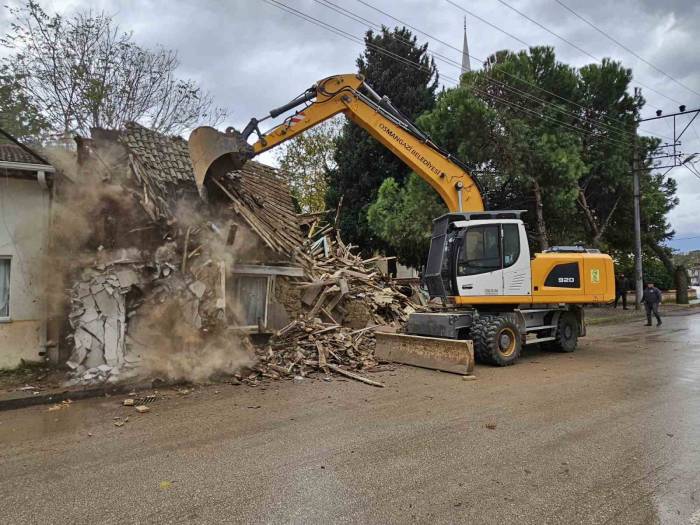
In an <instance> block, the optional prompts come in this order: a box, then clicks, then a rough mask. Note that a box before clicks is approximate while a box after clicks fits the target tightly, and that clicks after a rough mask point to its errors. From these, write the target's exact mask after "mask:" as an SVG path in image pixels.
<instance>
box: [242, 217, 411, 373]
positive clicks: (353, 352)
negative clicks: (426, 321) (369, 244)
mask: <svg viewBox="0 0 700 525" xmlns="http://www.w3.org/2000/svg"><path fill="white" fill-rule="evenodd" d="M311 229H312V231H317V232H318V233H317V235H316V238H314V239H312V238H309V239H308V246H307V249H308V253H309V255H310V256H311V257H312V262H311V264H309V265H306V267H305V274H306V276H307V279H306V280H305V281H296V282H295V283H294V285H295V286H297V287H298V288H299V291H300V298H301V304H302V312H300V314H299V316H298V318H297V319H294V320H293V321H291V322H290V323H289V324H287V325H286V326H285V327H283V328H281V329H280V330H278V331H277V333H275V334H274V336H273V337H272V338H270V340H269V342H268V344H267V345H266V346H265V347H263V348H259V349H258V350H257V354H258V355H257V357H258V362H257V364H256V365H254V367H253V373H252V374H251V375H250V376H249V377H248V378H247V379H246V381H247V382H256V381H258V379H259V378H260V377H275V376H276V377H280V376H288V377H302V378H303V377H306V376H308V375H309V374H311V373H313V372H316V371H319V370H320V371H323V372H324V373H328V371H331V372H335V373H336V374H340V375H343V376H346V377H349V378H351V379H354V380H357V381H361V382H363V383H366V384H368V385H372V386H377V387H382V386H384V385H383V384H382V383H380V382H378V381H375V380H372V379H368V378H366V377H364V376H363V375H361V374H359V373H357V372H358V371H363V370H364V371H368V370H371V369H372V368H374V367H375V366H376V365H377V361H376V359H375V357H374V348H375V335H374V331H375V329H376V328H377V327H382V326H384V327H393V328H394V329H395V328H397V327H398V326H400V325H402V324H403V323H404V322H405V321H406V320H407V319H408V314H409V313H411V312H414V311H418V310H421V309H422V307H421V306H420V305H419V304H417V303H415V302H413V301H412V300H411V299H410V298H408V297H407V296H406V295H404V294H403V293H402V292H401V291H399V288H398V287H396V286H395V285H394V283H393V282H392V281H391V279H390V278H387V277H385V276H383V275H381V273H380V272H379V271H377V269H376V267H374V266H373V265H372V263H374V262H376V261H377V260H378V258H376V257H374V258H370V259H367V260H363V259H362V258H361V257H360V256H358V255H355V254H353V253H352V251H351V250H352V247H351V246H349V245H346V244H344V243H343V241H342V240H341V239H340V236H339V235H338V234H337V233H336V232H335V231H334V230H333V229H332V228H328V227H322V228H317V227H316V225H313V226H312V228H311ZM319 235H321V236H322V239H323V241H324V243H323V246H324V248H323V249H321V250H318V249H316V248H314V247H317V246H319V244H318V240H319V238H318V236H319ZM326 253H327V255H326ZM404 288H405V287H404ZM358 324H359V326H358Z"/></svg>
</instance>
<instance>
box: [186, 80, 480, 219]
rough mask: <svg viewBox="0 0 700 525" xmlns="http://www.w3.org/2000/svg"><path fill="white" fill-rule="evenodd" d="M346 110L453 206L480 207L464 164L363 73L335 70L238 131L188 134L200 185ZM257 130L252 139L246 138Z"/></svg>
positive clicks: (451, 208) (475, 187)
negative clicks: (267, 125)
mask: <svg viewBox="0 0 700 525" xmlns="http://www.w3.org/2000/svg"><path fill="white" fill-rule="evenodd" d="M303 104H306V106H305V107H304V108H303V109H301V110H299V111H296V112H295V113H294V114H293V115H291V116H290V117H288V118H287V119H285V120H284V122H282V123H281V124H279V125H277V126H275V127H273V128H272V129H271V130H269V131H267V132H266V133H261V132H260V130H259V123H260V122H262V121H263V120H265V119H267V118H275V117H278V116H280V115H282V114H284V113H286V112H287V111H290V110H291V109H294V108H295V107H298V106H300V105H303ZM339 113H343V114H345V115H346V116H347V117H348V118H349V119H351V120H352V121H353V122H355V123H356V124H357V125H358V126H360V127H361V128H363V129H364V130H366V131H367V132H368V133H369V134H370V135H372V136H373V137H374V138H375V139H377V140H378V141H379V142H380V143H382V144H383V145H384V146H385V147H386V148H388V149H389V150H390V151H392V152H393V153H394V154H395V155H396V156H397V157H398V158H399V159H401V160H402V161H403V162H404V163H405V164H406V165H407V166H409V167H410V168H411V169H412V170H413V171H414V172H415V173H417V174H418V175H419V176H420V177H421V178H422V179H423V180H425V181H426V182H427V183H428V184H430V186H432V187H433V189H435V191H437V193H438V194H439V195H440V197H441V198H442V200H443V201H444V202H445V204H446V205H447V208H448V209H449V211H451V212H458V211H482V210H483V209H484V203H483V200H482V197H481V192H480V191H479V188H478V185H477V182H476V180H475V179H473V178H472V177H471V176H470V175H469V173H468V171H467V169H466V167H465V166H464V165H463V164H462V163H461V162H460V161H459V160H458V159H455V158H454V157H452V156H451V155H450V154H449V153H447V152H445V151H443V150H441V149H440V148H439V147H438V146H437V145H435V144H434V143H433V142H432V141H431V140H430V138H429V137H428V136H427V135H425V134H424V133H423V132H422V131H420V130H419V129H418V128H417V127H416V126H415V125H414V124H413V123H411V122H410V121H409V120H408V119H407V118H406V117H404V116H403V115H402V114H401V113H400V112H399V111H398V110H397V109H396V108H394V107H393V106H392V105H391V102H390V101H389V100H388V99H387V98H386V97H384V98H382V97H380V96H379V95H377V94H376V93H375V92H374V91H373V90H372V89H371V88H370V87H369V86H368V85H367V84H365V83H364V79H363V77H362V76H361V75H355V74H349V75H336V76H332V77H328V78H325V79H323V80H321V81H319V82H317V83H316V84H315V85H314V86H312V87H311V88H309V89H308V90H306V91H305V92H304V93H302V94H301V95H300V96H299V97H297V98H295V99H294V100H292V101H291V102H289V103H288V104H285V105H284V106H281V107H280V108H276V109H274V110H272V111H270V114H269V116H268V117H265V119H261V120H258V119H255V118H254V119H252V120H251V121H250V123H249V124H248V126H246V128H245V129H244V130H243V132H242V133H238V132H236V131H235V130H233V129H232V128H229V129H228V130H227V132H226V133H225V134H222V133H220V132H218V131H216V130H215V129H213V128H210V127H202V128H197V129H195V130H194V131H193V132H192V135H191V136H190V139H189V146H190V156H191V158H192V163H193V166H194V170H195V178H196V180H197V184H198V186H199V187H201V186H202V185H203V184H204V182H205V180H206V178H207V176H208V175H210V174H211V172H212V171H217V172H222V171H232V170H236V169H240V167H241V166H242V164H243V163H244V162H245V161H246V160H247V159H249V158H252V157H254V156H255V155H258V154H260V153H262V152H264V151H267V150H269V149H272V148H274V147H276V146H278V145H279V144H281V143H282V142H284V141H286V140H289V139H292V138H294V137H295V136H297V135H298V134H299V133H302V132H304V131H306V130H307V129H309V128H312V127H313V126H316V125H317V124H320V123H321V122H324V121H325V120H328V119H329V118H331V117H333V116H335V115H337V114H339ZM253 133H257V137H258V140H257V141H256V142H255V143H254V144H252V146H251V145H249V144H248V138H249V137H250V135H252V134H253Z"/></svg>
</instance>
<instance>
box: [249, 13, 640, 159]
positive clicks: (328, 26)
mask: <svg viewBox="0 0 700 525" xmlns="http://www.w3.org/2000/svg"><path fill="white" fill-rule="evenodd" d="M262 1H263V2H265V3H267V4H269V5H272V6H274V7H277V8H279V9H281V10H283V11H286V12H288V13H290V14H292V15H294V16H296V17H298V18H301V19H302V20H305V21H307V22H310V23H313V24H315V25H317V26H319V27H322V28H324V29H328V30H329V31H332V32H334V33H335V34H337V35H339V36H342V37H344V38H346V39H348V40H350V41H352V42H354V43H356V44H360V45H366V46H367V47H370V48H371V49H375V50H376V51H377V52H378V53H380V54H383V55H385V56H389V57H390V58H393V59H394V60H397V61H399V62H401V63H403V64H405V65H407V66H409V67H412V68H414V69H417V70H419V71H420V70H425V71H428V70H427V69H426V68H424V67H423V66H421V65H420V64H418V63H416V62H411V61H410V60H408V59H405V58H404V57H401V56H399V55H396V54H395V53H392V52H390V51H388V50H386V49H383V48H381V47H379V46H376V45H373V44H370V43H366V42H364V41H363V40H362V39H359V38H358V37H355V36H354V35H352V34H350V33H347V32H346V31H343V30H342V29H339V28H337V27H335V26H333V25H331V24H328V23H326V22H323V21H322V20H319V19H318V18H314V17H312V16H311V15H307V14H306V13H303V12H302V11H299V10H297V9H294V8H293V7H290V6H288V5H286V4H284V3H283V2H280V1H278V0H262ZM442 78H445V79H448V80H450V81H451V82H452V83H453V85H455V86H458V85H459V81H458V80H457V79H455V78H452V77H449V76H447V75H442ZM473 90H474V91H475V92H476V93H478V94H480V95H482V96H484V97H490V98H492V99H494V100H498V101H500V102H502V103H503V104H506V105H508V106H510V107H515V108H517V109H519V110H521V111H525V112H527V113H531V114H533V115H535V116H537V117H538V118H541V119H544V120H547V121H549V122H553V123H556V124H558V125H560V126H564V127H567V128H569V129H572V130H574V131H578V132H580V133H584V134H587V135H592V136H594V135H595V133H594V132H593V131H591V130H586V129H583V128H580V127H578V126H575V125H572V124H568V123H566V122H561V121H559V120H557V119H554V118H552V117H549V116H547V115H543V114H541V113H538V112H537V111H535V110H532V109H529V108H526V107H523V106H520V105H518V104H515V103H514V102H511V101H508V100H505V99H502V98H500V97H497V96H495V95H492V94H490V93H486V92H483V91H480V90H478V89H477V88H473ZM602 140H603V141H605V142H608V143H611V144H618V145H623V146H626V145H627V144H626V143H624V142H620V141H619V140H616V139H613V138H612V137H606V138H603V139H602Z"/></svg>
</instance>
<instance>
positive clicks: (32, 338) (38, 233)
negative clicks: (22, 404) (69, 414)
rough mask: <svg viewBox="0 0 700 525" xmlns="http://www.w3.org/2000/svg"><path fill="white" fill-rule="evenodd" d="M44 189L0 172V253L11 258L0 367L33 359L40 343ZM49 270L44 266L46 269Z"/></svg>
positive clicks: (45, 232) (43, 334) (45, 243)
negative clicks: (8, 303) (6, 314)
mask: <svg viewBox="0 0 700 525" xmlns="http://www.w3.org/2000/svg"><path fill="white" fill-rule="evenodd" d="M49 203H50V194H49V190H46V189H43V188H42V187H41V186H39V184H38V183H37V182H36V181H35V180H22V179H13V178H10V177H6V176H3V174H2V173H1V172H0V257H3V256H10V257H11V260H12V262H11V265H12V266H11V272H10V320H9V321H0V368H11V367H15V366H17V365H19V364H20V360H21V359H24V360H29V361H38V360H40V359H41V356H40V355H39V352H43V351H44V350H45V345H46V322H45V320H46V302H45V300H44V288H45V287H44V269H45V268H44V264H45V262H46V259H45V256H46V250H47V248H48V230H49V211H50V206H49ZM46 270H48V271H49V272H50V265H49V266H47V267H46Z"/></svg>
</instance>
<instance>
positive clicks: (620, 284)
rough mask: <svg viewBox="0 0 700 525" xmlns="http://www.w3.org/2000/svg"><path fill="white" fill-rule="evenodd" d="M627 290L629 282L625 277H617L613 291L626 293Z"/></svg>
mask: <svg viewBox="0 0 700 525" xmlns="http://www.w3.org/2000/svg"><path fill="white" fill-rule="evenodd" d="M628 290H629V281H628V280H627V278H626V277H618V278H617V279H615V291H616V292H617V293H622V292H626V291H628Z"/></svg>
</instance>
